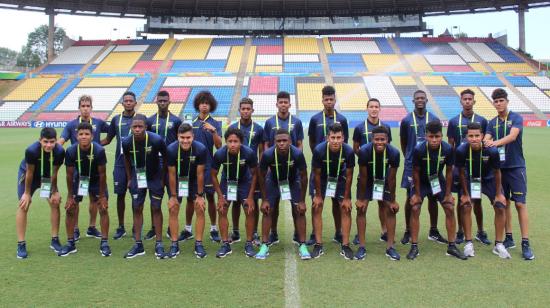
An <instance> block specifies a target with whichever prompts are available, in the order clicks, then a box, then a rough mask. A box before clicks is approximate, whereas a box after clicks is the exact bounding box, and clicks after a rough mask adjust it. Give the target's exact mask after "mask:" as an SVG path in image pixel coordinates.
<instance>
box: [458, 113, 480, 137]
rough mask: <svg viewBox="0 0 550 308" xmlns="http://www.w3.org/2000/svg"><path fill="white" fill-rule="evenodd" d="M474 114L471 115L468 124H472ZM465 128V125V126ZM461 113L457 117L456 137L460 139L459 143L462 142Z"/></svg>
mask: <svg viewBox="0 0 550 308" xmlns="http://www.w3.org/2000/svg"><path fill="white" fill-rule="evenodd" d="M475 118H476V114H475V113H474V114H472V119H471V120H470V123H473V122H474V121H475ZM466 126H467V125H466ZM462 127H463V126H462V112H461V113H460V116H459V117H458V137H459V138H460V141H461V142H462Z"/></svg>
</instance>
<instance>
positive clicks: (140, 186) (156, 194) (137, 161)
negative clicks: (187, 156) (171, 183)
mask: <svg viewBox="0 0 550 308" xmlns="http://www.w3.org/2000/svg"><path fill="white" fill-rule="evenodd" d="M146 122H147V118H146V117H145V116H144V115H141V114H138V115H136V116H135V117H134V119H133V120H132V135H131V136H130V137H128V138H126V139H124V141H123V142H122V149H123V153H124V162H125V167H126V178H127V179H129V181H128V189H129V190H130V193H131V194H132V209H133V216H134V239H135V241H136V243H135V244H134V246H133V247H132V248H131V249H130V250H129V251H128V252H127V253H126V255H125V256H124V257H125V258H134V257H136V256H141V255H144V254H145V250H144V248H143V242H142V241H141V230H142V227H143V204H144V203H145V196H146V195H147V192H149V200H150V202H151V207H152V208H153V222H154V226H155V236H156V243H155V255H156V257H157V259H162V258H164V257H165V253H164V247H163V246H162V214H161V204H162V197H163V195H164V186H163V178H162V177H163V175H164V174H166V171H165V170H164V171H163V170H161V169H160V168H159V166H160V156H162V157H163V158H164V157H166V145H165V144H164V141H163V140H162V137H160V136H159V135H157V134H154V133H151V132H148V131H146ZM165 168H166V166H165Z"/></svg>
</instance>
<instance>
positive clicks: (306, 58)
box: [285, 55, 319, 62]
mask: <svg viewBox="0 0 550 308" xmlns="http://www.w3.org/2000/svg"><path fill="white" fill-rule="evenodd" d="M285 62H319V56H318V55H285Z"/></svg>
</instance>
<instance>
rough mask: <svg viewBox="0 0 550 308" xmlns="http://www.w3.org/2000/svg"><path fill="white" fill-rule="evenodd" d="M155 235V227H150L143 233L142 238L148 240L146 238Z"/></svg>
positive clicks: (150, 238) (149, 238)
mask: <svg viewBox="0 0 550 308" xmlns="http://www.w3.org/2000/svg"><path fill="white" fill-rule="evenodd" d="M155 236H156V233H155V228H151V230H149V231H147V233H145V237H144V238H143V239H144V240H146V241H148V240H152V239H154V238H155Z"/></svg>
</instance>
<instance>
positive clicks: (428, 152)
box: [426, 142, 441, 177]
mask: <svg viewBox="0 0 550 308" xmlns="http://www.w3.org/2000/svg"><path fill="white" fill-rule="evenodd" d="M426 157H427V160H428V177H430V176H431V175H432V174H431V172H430V148H429V147H428V143H427V142H426ZM440 159H441V144H440V145H439V154H437V166H436V169H435V170H436V173H435V174H437V175H439V162H440Z"/></svg>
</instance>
